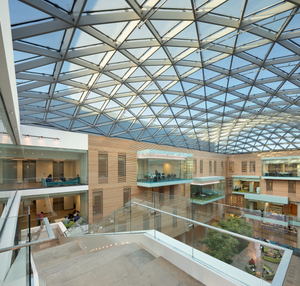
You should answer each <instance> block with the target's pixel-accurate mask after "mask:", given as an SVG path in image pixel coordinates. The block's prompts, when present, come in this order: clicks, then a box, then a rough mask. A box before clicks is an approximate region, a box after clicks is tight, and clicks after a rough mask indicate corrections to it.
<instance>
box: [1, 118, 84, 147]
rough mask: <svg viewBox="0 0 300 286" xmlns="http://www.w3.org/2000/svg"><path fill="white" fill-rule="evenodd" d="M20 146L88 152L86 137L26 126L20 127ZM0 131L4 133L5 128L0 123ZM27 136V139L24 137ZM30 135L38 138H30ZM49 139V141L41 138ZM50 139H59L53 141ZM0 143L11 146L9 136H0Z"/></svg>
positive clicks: (79, 134) (73, 133)
mask: <svg viewBox="0 0 300 286" xmlns="http://www.w3.org/2000/svg"><path fill="white" fill-rule="evenodd" d="M20 130H21V145H27V146H40V147H50V148H65V149H75V150H88V135H87V134H81V133H75V132H68V131H62V130H57V129H50V128H45V127H36V126H27V125H21V126H20ZM0 131H2V132H5V131H6V130H5V128H4V126H3V124H2V122H1V123H0ZM23 135H24V136H23ZM25 135H29V137H25ZM30 135H34V136H38V137H31V136H30ZM40 136H44V137H51V139H47V138H42V139H40V138H39V137H40ZM52 138H59V140H55V139H52ZM0 143H2V144H12V142H11V140H10V138H9V136H7V135H5V134H0Z"/></svg>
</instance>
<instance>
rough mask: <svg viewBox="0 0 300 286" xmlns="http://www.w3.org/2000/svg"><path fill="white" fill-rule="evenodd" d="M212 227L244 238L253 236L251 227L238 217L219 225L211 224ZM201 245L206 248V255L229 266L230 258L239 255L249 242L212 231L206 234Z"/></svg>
mask: <svg viewBox="0 0 300 286" xmlns="http://www.w3.org/2000/svg"><path fill="white" fill-rule="evenodd" d="M213 226H215V227H218V228H221V229H224V230H228V231H231V232H235V233H238V234H241V235H244V236H249V237H251V236H252V235H253V232H252V229H251V225H250V224H249V223H248V222H247V221H245V220H243V219H242V218H240V217H232V218H229V219H228V220H224V221H221V222H219V224H217V223H216V224H213ZM203 243H205V244H206V246H207V247H208V250H207V254H209V255H211V256H213V257H215V258H217V259H219V260H222V261H224V262H226V263H229V264H230V263H231V262H232V260H231V258H232V257H233V256H234V255H235V254H237V253H240V252H241V251H242V250H243V249H245V248H246V247H247V246H248V245H249V241H247V240H245V239H241V238H237V237H234V236H232V235H228V234H224V233H222V232H219V231H217V230H213V229H210V230H209V231H208V234H207V235H206V236H205V237H204V239H203Z"/></svg>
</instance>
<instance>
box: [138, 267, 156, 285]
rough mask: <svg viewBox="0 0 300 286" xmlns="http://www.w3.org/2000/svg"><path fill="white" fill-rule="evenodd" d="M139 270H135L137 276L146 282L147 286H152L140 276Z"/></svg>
mask: <svg viewBox="0 0 300 286" xmlns="http://www.w3.org/2000/svg"><path fill="white" fill-rule="evenodd" d="M137 270H138V269H135V271H134V272H136V274H137V275H138V276H139V277H140V278H141V279H142V280H143V281H145V283H146V284H147V285H149V286H151V285H152V284H149V283H148V282H147V281H146V280H145V279H144V277H143V276H141V274H140V273H139V272H138V271H137Z"/></svg>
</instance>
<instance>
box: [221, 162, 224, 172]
mask: <svg viewBox="0 0 300 286" xmlns="http://www.w3.org/2000/svg"><path fill="white" fill-rule="evenodd" d="M223 166H224V163H223V162H221V173H223Z"/></svg>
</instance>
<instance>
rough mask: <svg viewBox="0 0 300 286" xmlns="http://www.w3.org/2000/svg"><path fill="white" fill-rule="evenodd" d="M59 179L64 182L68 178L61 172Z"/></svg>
mask: <svg viewBox="0 0 300 286" xmlns="http://www.w3.org/2000/svg"><path fill="white" fill-rule="evenodd" d="M59 179H60V180H61V181H62V182H65V181H66V178H65V177H64V175H63V174H60V175H59Z"/></svg>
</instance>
